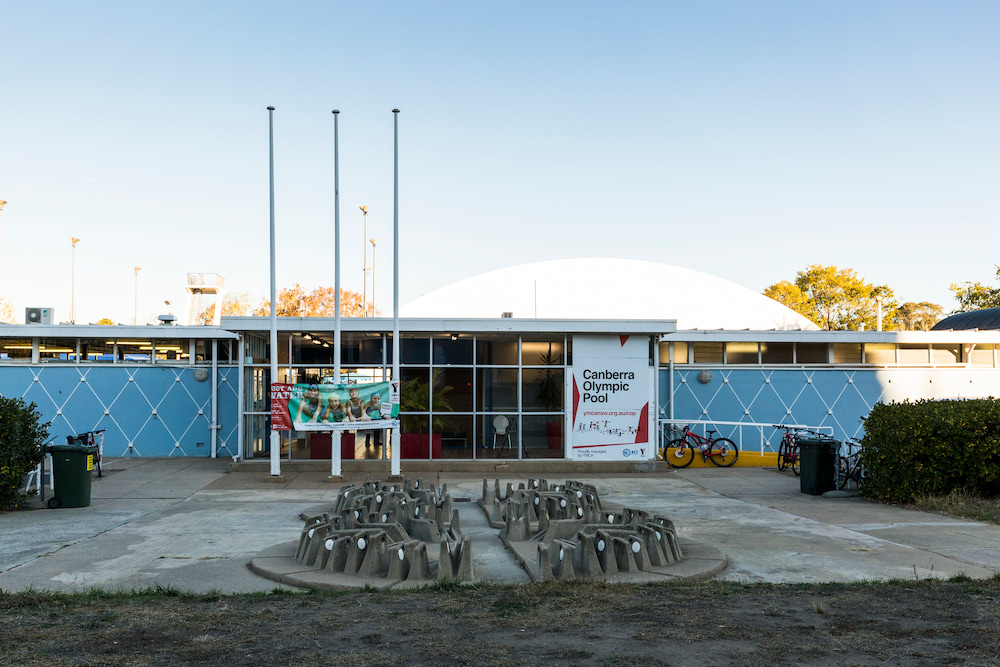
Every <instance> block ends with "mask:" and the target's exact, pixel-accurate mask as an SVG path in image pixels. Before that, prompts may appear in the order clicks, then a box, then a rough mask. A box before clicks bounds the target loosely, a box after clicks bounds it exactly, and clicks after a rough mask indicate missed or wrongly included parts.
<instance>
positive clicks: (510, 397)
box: [476, 368, 517, 412]
mask: <svg viewBox="0 0 1000 667" xmlns="http://www.w3.org/2000/svg"><path fill="white" fill-rule="evenodd" d="M476 409H477V410H479V411H482V412H508V411H516V410H517V369H516V368H480V369H479V370H478V371H477V375H476Z"/></svg>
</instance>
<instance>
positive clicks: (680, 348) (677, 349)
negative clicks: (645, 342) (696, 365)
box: [659, 341, 688, 366]
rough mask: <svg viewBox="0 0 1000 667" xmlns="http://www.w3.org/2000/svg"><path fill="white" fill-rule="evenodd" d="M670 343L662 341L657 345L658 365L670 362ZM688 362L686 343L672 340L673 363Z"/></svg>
mask: <svg viewBox="0 0 1000 667" xmlns="http://www.w3.org/2000/svg"><path fill="white" fill-rule="evenodd" d="M669 346H670V343H669V342H664V343H660V345H659V355H660V365H661V366H666V365H668V364H669V363H670V349H669ZM687 362H688V344H687V343H686V342H684V341H675V342H674V363H675V364H686V363H687Z"/></svg>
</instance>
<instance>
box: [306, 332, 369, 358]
mask: <svg viewBox="0 0 1000 667" xmlns="http://www.w3.org/2000/svg"><path fill="white" fill-rule="evenodd" d="M292 359H293V363H296V364H303V365H307V366H309V365H321V364H329V365H333V337H332V336H329V335H325V334H313V333H304V334H294V335H292ZM380 362H381V360H380Z"/></svg>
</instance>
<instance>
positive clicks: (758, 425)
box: [657, 417, 833, 454]
mask: <svg viewBox="0 0 1000 667" xmlns="http://www.w3.org/2000/svg"><path fill="white" fill-rule="evenodd" d="M674 425H687V426H688V427H689V428H693V427H695V426H702V433H704V432H705V431H706V430H707V429H706V428H705V427H706V426H737V427H739V429H738V430H737V431H736V434H735V435H736V436H737V437H738V439H739V440H738V442H737V443H736V444H737V446H738V447H739V448H740V451H746V450H745V448H744V446H743V428H744V427H752V428H755V429H759V432H760V453H761V454H763V453H764V449H765V448H764V445H766V444H770V443H768V442H767V441H766V440H765V439H764V429H765V428H771V429H783V428H790V429H794V430H809V431H814V432H816V433H819V432H821V431H822V432H826V431H829V432H830V437H831V438H832V437H833V427H832V426H810V425H808V424H774V423H772V422H767V423H763V422H745V421H744V422H734V421H723V420H719V419H706V420H697V419H667V418H665V417H661V418H659V419H658V420H657V428H658V431H659V435H660V438H661V439H662V437H663V431H664V427H667V428H674V429H676V426H674ZM677 430H679V429H677Z"/></svg>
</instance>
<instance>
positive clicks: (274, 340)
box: [267, 107, 281, 481]
mask: <svg viewBox="0 0 1000 667" xmlns="http://www.w3.org/2000/svg"><path fill="white" fill-rule="evenodd" d="M267 127H268V157H269V168H270V179H271V386H272V387H273V386H274V383H276V382H277V381H278V310H277V309H278V298H277V287H276V286H275V271H274V107H268V108H267ZM271 394H272V399H271V400H272V401H273V400H274V399H273V394H274V392H273V391H272V392H271ZM270 446H271V479H272V480H274V481H280V478H281V439H280V435H279V434H278V431H277V429H275V428H274V420H273V418H272V420H271V439H270Z"/></svg>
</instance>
